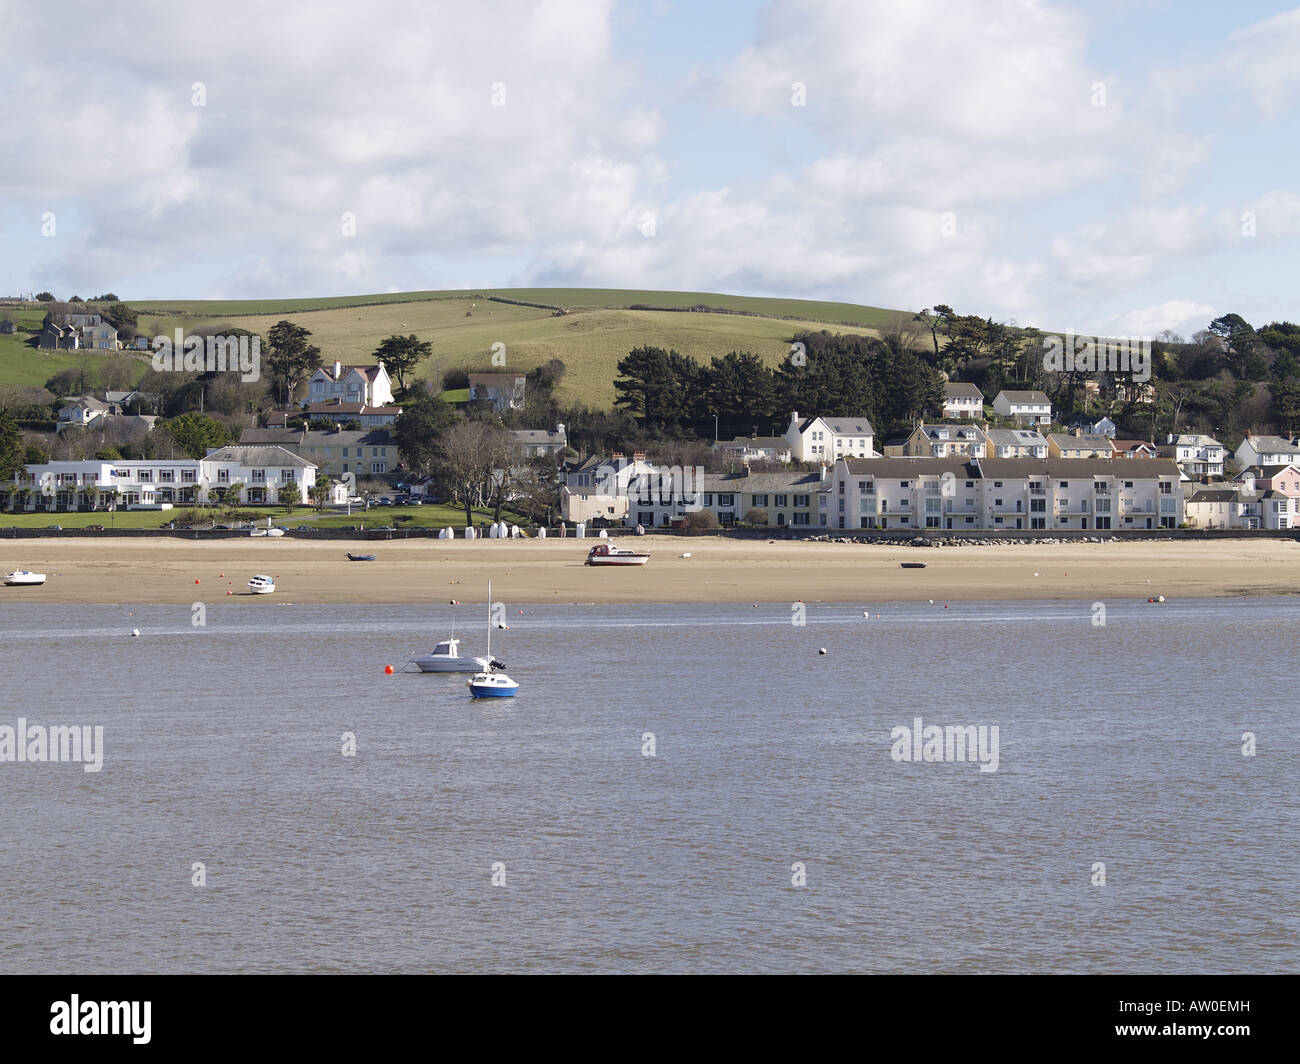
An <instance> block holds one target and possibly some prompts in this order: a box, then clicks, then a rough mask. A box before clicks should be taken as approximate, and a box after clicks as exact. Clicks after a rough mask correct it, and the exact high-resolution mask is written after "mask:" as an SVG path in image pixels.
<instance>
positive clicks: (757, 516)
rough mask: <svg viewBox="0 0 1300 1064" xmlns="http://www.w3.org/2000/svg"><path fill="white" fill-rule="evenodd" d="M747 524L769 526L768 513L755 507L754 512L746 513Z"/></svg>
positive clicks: (748, 511)
mask: <svg viewBox="0 0 1300 1064" xmlns="http://www.w3.org/2000/svg"><path fill="white" fill-rule="evenodd" d="M745 524H747V525H765V524H767V511H766V510H763V509H760V508H759V507H757V506H755V507H754V508H753V509H752V510H747V511H746V512H745Z"/></svg>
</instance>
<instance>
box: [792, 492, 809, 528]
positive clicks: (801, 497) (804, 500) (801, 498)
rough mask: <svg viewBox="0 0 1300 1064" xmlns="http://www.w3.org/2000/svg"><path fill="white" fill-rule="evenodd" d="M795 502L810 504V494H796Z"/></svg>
mask: <svg viewBox="0 0 1300 1064" xmlns="http://www.w3.org/2000/svg"><path fill="white" fill-rule="evenodd" d="M794 504H795V505H796V506H807V505H808V496H807V495H796V496H795V497H794ZM798 523H799V522H798V521H796V522H795V524H798ZM805 523H806V522H805Z"/></svg>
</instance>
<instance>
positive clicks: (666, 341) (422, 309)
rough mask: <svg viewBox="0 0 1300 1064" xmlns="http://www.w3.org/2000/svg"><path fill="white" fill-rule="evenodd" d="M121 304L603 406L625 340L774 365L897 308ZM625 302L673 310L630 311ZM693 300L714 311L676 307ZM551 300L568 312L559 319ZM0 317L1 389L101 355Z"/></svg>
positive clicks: (330, 353)
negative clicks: (396, 356)
mask: <svg viewBox="0 0 1300 1064" xmlns="http://www.w3.org/2000/svg"><path fill="white" fill-rule="evenodd" d="M489 295H493V296H497V297H499V298H500V299H509V300H516V301H519V302H515V303H508V302H499V301H498V299H488V298H486V297H487V296H489ZM128 302H129V303H130V304H131V306H133V307H134V308H135V309H136V310H137V311H138V312H139V314H140V321H139V329H140V331H141V332H142V333H144V334H146V335H148V336H156V335H159V334H166V335H171V334H172V332H173V331H174V330H175V329H177V328H179V329H182V330H185V331H187V332H188V331H190V330H193V329H197V328H205V329H212V328H214V327H218V326H222V325H227V326H230V327H232V328H242V329H248V330H250V331H252V332H256V333H262V334H265V333H266V332H267V331H268V330H269V329H270V328H271V327H272V326H273V325H274V324H275V323H276V322H278V321H280V320H281V319H284V318H288V319H290V320H292V321H294V322H295V323H296V324H298V325H301V326H303V327H304V328H306V329H309V330H310V331H311V333H312V342H313V343H315V344H316V345H317V346H319V347H320V349H321V353H322V355H323V356H324V359H325V361H326V362H332V361H334V360H336V359H337V360H338V361H340V362H344V363H350V362H351V363H356V362H364V361H366V360H368V359H370V358H371V357H372V356H373V353H374V350H375V348H376V347H377V346H378V344H379V342H380V341H381V340H383V339H384V338H386V337H388V336H391V335H393V334H395V333H396V334H401V335H406V334H408V333H415V334H416V335H417V336H419V337H420V339H422V340H428V341H431V342H432V344H433V356H432V358H431V360H430V362H429V363H426V364H424V365H423V366H421V367H420V368H419V369H417V371H416V376H420V377H440V376H441V374H442V373H443V372H445V371H447V370H451V369H466V370H480V371H487V372H503V371H510V370H518V371H521V372H527V371H528V370H530V369H533V368H534V367H536V366H539V365H541V364H543V363H545V362H548V361H550V360H551V359H555V358H558V359H560V360H561V361H563V362H564V364H565V366H566V367H567V371H568V372H567V373H566V375H565V377H564V380H563V381H562V382H561V384H560V386H559V388H558V389H557V398H558V399H559V400H560V401H561V402H562V403H570V402H575V403H585V404H587V405H589V406H592V407H597V408H601V407H608V406H610V405H612V403H613V401H614V386H613V382H614V378H615V377H616V376H617V368H616V367H617V364H618V361H619V359H621V358H623V357H624V356H625V355H626V354H627V353H628V351H630V350H631V349H632V348H634V347H638V346H641V345H644V344H652V345H656V346H660V347H665V348H673V349H676V350H677V351H680V352H681V353H682V354H686V355H691V356H693V357H694V358H696V359H697V360H699V361H701V362H708V361H709V359H711V358H713V357H714V356H722V355H725V354H727V353H728V352H730V351H738V350H749V351H753V352H755V353H756V354H759V355H760V356H762V358H763V359H764V361H765V362H767V363H768V364H769V365H773V366H775V365H776V364H777V363H778V362H780V361H781V360H782V359H783V358H784V357H785V356H786V355H787V354H788V353H789V339H790V337H791V336H792V335H793V334H794V333H796V332H799V331H802V330H805V329H807V330H817V329H830V330H831V331H834V332H859V333H866V334H875V333H876V331H877V329H878V328H879V327H880V326H881V325H884V324H886V323H887V322H888V321H889V320H890V319H891V317H892V316H894V315H896V314H899V313H903V312H898V311H890V310H885V309H882V308H879V307H869V306H858V305H855V304H849V303H824V302H817V301H813V300H800V299H769V298H760V297H749V296H730V295H720V294H715V293H707V292H653V291H635V290H623V289H595V288H592V289H583V288H577V289H564V288H554V289H552V288H509V289H488V290H483V291H481V292H473V293H468V292H448V291H440V292H397V293H384V294H374V295H357V296H339V297H327V298H305V299H279V300H214V301H205V300H147V299H146V300H128ZM521 303H538V304H545V306H526V305H520V304H521ZM634 305H645V306H648V307H655V308H668V307H676V308H683V309H680V310H668V309H635V310H634V309H632V307H633V306H634ZM701 305H702V306H706V307H710V308H717V311H716V312H708V311H691V310H687V309H685V308H689V307H692V306H701ZM552 308H563V309H564V310H565V311H566V313H564V314H563V315H559V316H557V315H556V313H555V310H554V309H552ZM728 311H729V312H730V313H727V312H728ZM6 314H7V315H9V316H12V317H13V318H14V320H15V321H16V322H17V323H18V324H19V326H20V327H21V328H23V329H26V330H30V331H29V332H25V333H19V334H18V335H16V336H2V337H0V386H2V385H6V384H7V385H42V384H44V383H45V381H46V380H48V379H49V378H50V376H51V375H53V374H54V373H55V372H56V371H58V370H60V369H65V368H70V367H76V366H78V365H79V364H80V363H81V362H82V361H83V360H84V359H89V360H90V361H91V363H92V365H93V363H94V362H95V361H97V360H98V359H100V358H103V357H104V356H102V355H95V354H89V353H86V354H83V353H80V352H77V353H72V352H58V353H50V352H39V351H36V350H35V349H33V348H31V347H29V346H27V344H26V343H25V341H26V340H27V339H28V338H29V337H30V336H31V335H32V334H33V333H34V332H35V331H36V330H38V329H39V327H40V322H41V319H42V317H43V315H44V309H43V308H36V307H30V306H29V307H25V308H22V309H16V308H0V316H2V315H6ZM495 344H503V345H504V364H500V362H499V361H498V364H493V361H492V355H493V351H494V345H495ZM496 350H498V351H500V350H501V349H500V348H497V349H496ZM124 357H132V356H124ZM133 362H134V366H135V367H136V368H135V369H134V376H135V379H138V378H139V375H140V374H143V373H144V371H145V370H146V368H147V361H146V360H145V359H144V358H142V357H139V356H134V358H133Z"/></svg>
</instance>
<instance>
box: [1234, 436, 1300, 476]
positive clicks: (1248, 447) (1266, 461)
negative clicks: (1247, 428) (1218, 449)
mask: <svg viewBox="0 0 1300 1064" xmlns="http://www.w3.org/2000/svg"><path fill="white" fill-rule="evenodd" d="M1234 457H1235V458H1236V459H1237V461H1238V462H1239V463H1240V464H1241V467H1242V468H1243V469H1245V468H1247V467H1248V466H1279V465H1291V464H1292V463H1293V462H1300V447H1297V446H1296V445H1295V444H1293V443H1292V442H1291V441H1290V440H1284V439H1282V437H1281V436H1252V435H1250V434H1249V433H1247V434H1246V438H1245V439H1244V440H1242V441H1241V446H1239V447H1238V448H1237V450H1236V454H1235V455H1234Z"/></svg>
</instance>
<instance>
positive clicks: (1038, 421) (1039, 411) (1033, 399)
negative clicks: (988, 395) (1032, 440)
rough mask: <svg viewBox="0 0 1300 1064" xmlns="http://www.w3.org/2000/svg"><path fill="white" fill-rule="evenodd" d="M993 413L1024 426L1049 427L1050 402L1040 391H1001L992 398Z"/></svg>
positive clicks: (1050, 418)
mask: <svg viewBox="0 0 1300 1064" xmlns="http://www.w3.org/2000/svg"><path fill="white" fill-rule="evenodd" d="M993 412H994V413H995V414H997V415H998V417H1008V418H1015V419H1016V420H1017V421H1019V422H1020V423H1021V424H1025V425H1050V424H1051V423H1052V401H1051V400H1050V399H1048V398H1047V395H1046V393H1044V392H1040V391H1036V390H1034V391H1015V390H1014V389H1011V390H1009V389H1005V388H1004V389H1003V390H1002V391H1000V392H998V394H997V395H996V396H994V398H993Z"/></svg>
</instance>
